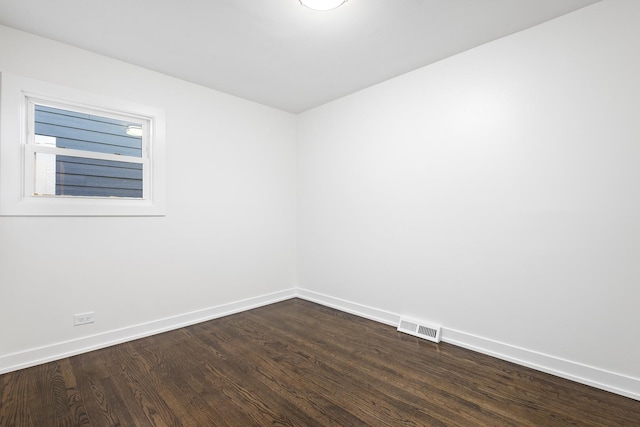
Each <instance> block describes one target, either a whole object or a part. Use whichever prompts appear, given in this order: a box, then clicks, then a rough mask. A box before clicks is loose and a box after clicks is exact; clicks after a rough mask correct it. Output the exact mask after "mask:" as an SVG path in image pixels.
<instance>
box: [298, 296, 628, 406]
mask: <svg viewBox="0 0 640 427" xmlns="http://www.w3.org/2000/svg"><path fill="white" fill-rule="evenodd" d="M296 294H297V296H298V298H302V299H305V300H307V301H312V302H315V303H318V304H321V305H325V306H327V307H331V308H335V309H337V310H340V311H344V312H347V313H351V314H354V315H356V316H360V317H364V318H367V319H370V320H374V321H376V322H380V323H385V324H387V325H391V326H397V325H398V322H399V320H400V314H397V313H391V312H388V311H385V310H379V309H376V308H373V307H369V306H366V305H362V304H358V303H354V302H351V301H346V300H343V299H340V298H335V297H332V296H329V295H324V294H320V293H317V292H313V291H309V290H306V289H301V288H298V289H297V290H296ZM441 338H442V341H444V342H447V343H449V344H453V345H457V346H459V347H463V348H466V349H469V350H473V351H477V352H479V353H482V354H486V355H489V356H493V357H496V358H498V359H502V360H506V361H509V362H512V363H515V364H518V365H522V366H526V367H528V368H532V369H536V370H538V371H542V372H546V373H548V374H551V375H555V376H558V377H561V378H565V379H568V380H571V381H575V382H578V383H581V384H586V385H589V386H592V387H595V388H598V389H601V390H606V391H609V392H612V393H616V394H619V395H622V396H626V397H629V398H631V399H635V400H639V401H640V379H638V378H633V377H629V376H626V375H621V374H618V373H615V372H609V371H606V370H603V369H598V368H595V367H592V366H587V365H583V364H580V363H576V362H573V361H570V360H565V359H561V358H558V357H554V356H551V355H547V354H542V353H538V352H536V351H532V350H528V349H524V348H520V347H516V346H513V345H510V344H506V343H502V342H498V341H494V340H491V339H488V338H484V337H479V336H476V335H473V334H469V333H466V332H463V331H457V330H455V329H449V328H447V327H446V325H443V326H442V335H441Z"/></svg>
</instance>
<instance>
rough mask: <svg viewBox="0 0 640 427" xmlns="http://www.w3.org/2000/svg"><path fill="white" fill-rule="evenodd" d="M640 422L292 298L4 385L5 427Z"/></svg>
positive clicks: (634, 409)
mask: <svg viewBox="0 0 640 427" xmlns="http://www.w3.org/2000/svg"><path fill="white" fill-rule="evenodd" d="M267 425H280V426H305V427H314V426H323V427H324V426H394V427H396V426H446V427H454V426H464V427H471V426H473V427H475V426H491V427H500V426H518V427H520V426H524V427H527V426H535V427H541V426H544V427H546V426H551V427H553V426H558V427H559V426H562V427H565V426H581V427H583V426H584V427H596V426H600V427H613V426H640V401H636V400H632V399H628V398H625V397H622V396H618V395H614V394H612V393H607V392H604V391H602V390H597V389H594V388H591V387H587V386H585V385H582V384H577V383H574V382H571V381H567V380H563V379H561V378H557V377H554V376H551V375H548V374H544V373H542V372H538V371H534V370H531V369H528V368H524V367H521V366H518V365H514V364H511V363H508V362H505V361H502V360H498V359H495V358H492V357H489V356H485V355H482V354H478V353H474V352H472V351H469V350H465V349H462V348H459V347H455V346H453V345H449V344H446V343H440V344H434V343H430V342H428V341H424V340H420V339H418V338H415V337H412V336H409V335H405V334H401V333H398V332H397V331H396V330H395V328H392V327H389V326H386V325H382V324H379V323H375V322H371V321H369V320H366V319H362V318H359V317H356V316H352V315H350V314H347V313H343V312H339V311H336V310H333V309H330V308H327V307H323V306H319V305H317V304H313V303H310V302H307V301H303V300H299V299H292V300H287V301H283V302H280V303H277V304H273V305H270V306H266V307H261V308H257V309H255V310H251V311H247V312H243V313H238V314H235V315H232V316H227V317H224V318H220V319H216V320H213V321H210V322H204V323H201V324H197V325H193V326H190V327H187V328H183V329H179V330H175V331H171V332H167V333H164V334H159V335H155V336H152V337H148V338H144V339H141V340H136V341H132V342H128V343H124V344H120V345H116V346H112V347H109V348H105V349H102V350H97V351H94V352H91V353H86V354H82V355H79V356H74V357H71V358H67V359H62V360H59V361H57V362H51V363H48V364H43V365H40V366H36V367H33V368H29V369H24V370H21V371H16V372H11V373H8V374H5V375H1V376H0V427H9V426H11V427H25V426H27V427H28V426H34V427H48V426H56V427H66V426H82V427H94V426H95V427H102V426H111V427H160V426H184V427H191V426H194V427H200V426H222V427H235V426H239V427H246V426H267Z"/></svg>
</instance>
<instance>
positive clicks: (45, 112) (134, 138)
mask: <svg viewBox="0 0 640 427" xmlns="http://www.w3.org/2000/svg"><path fill="white" fill-rule="evenodd" d="M35 134H36V138H35V143H36V144H46V145H55V146H56V147H60V148H70V149H74V150H85V151H93V152H99V153H109V154H120V155H123V156H133V157H142V123H140V122H134V121H124V120H117V119H112V118H109V117H103V116H97V115H93V114H86V113H79V112H76V111H70V110H62V109H59V108H53V107H46V106H43V105H36V106H35Z"/></svg>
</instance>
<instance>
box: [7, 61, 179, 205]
mask: <svg viewBox="0 0 640 427" xmlns="http://www.w3.org/2000/svg"><path fill="white" fill-rule="evenodd" d="M0 79H1V82H0V85H1V90H0V215H1V216H163V215H165V210H166V197H165V183H166V179H165V169H166V168H165V115H164V111H163V110H162V109H159V108H155V107H150V106H146V105H141V104H137V103H133V102H130V101H126V100H122V99H115V98H111V97H106V96H102V95H96V94H92V93H87V92H83V91H80V90H76V89H71V88H66V87H62V86H58V85H54V84H51V83H48V82H43V81H39V80H34V79H29V78H26V77H21V76H16V75H12V74H8V73H2V74H1V76H0ZM35 104H37V105H45V106H51V107H55V108H62V109H69V110H73V111H80V112H90V113H93V114H103V115H105V116H106V117H112V118H125V119H130V118H135V119H136V120H137V121H140V122H141V123H142V125H143V140H142V145H143V147H142V157H131V156H120V155H114V154H105V153H98V152H89V151H84V150H72V149H65V148H58V147H51V146H47V145H38V144H35V143H34V138H35V135H34V105H35ZM35 153H49V154H61V155H65V156H72V157H89V158H94V159H102V160H115V161H124V162H133V163H141V164H142V165H143V196H142V198H126V197H80V196H43V195H35V194H34V193H35V182H34V176H35V170H34V168H35Z"/></svg>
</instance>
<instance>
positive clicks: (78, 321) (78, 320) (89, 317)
mask: <svg viewBox="0 0 640 427" xmlns="http://www.w3.org/2000/svg"><path fill="white" fill-rule="evenodd" d="M95 321H96V313H95V312H93V311H92V312H89V313H81V314H76V315H75V316H73V326H80V325H86V324H87V323H93V322H95Z"/></svg>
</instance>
